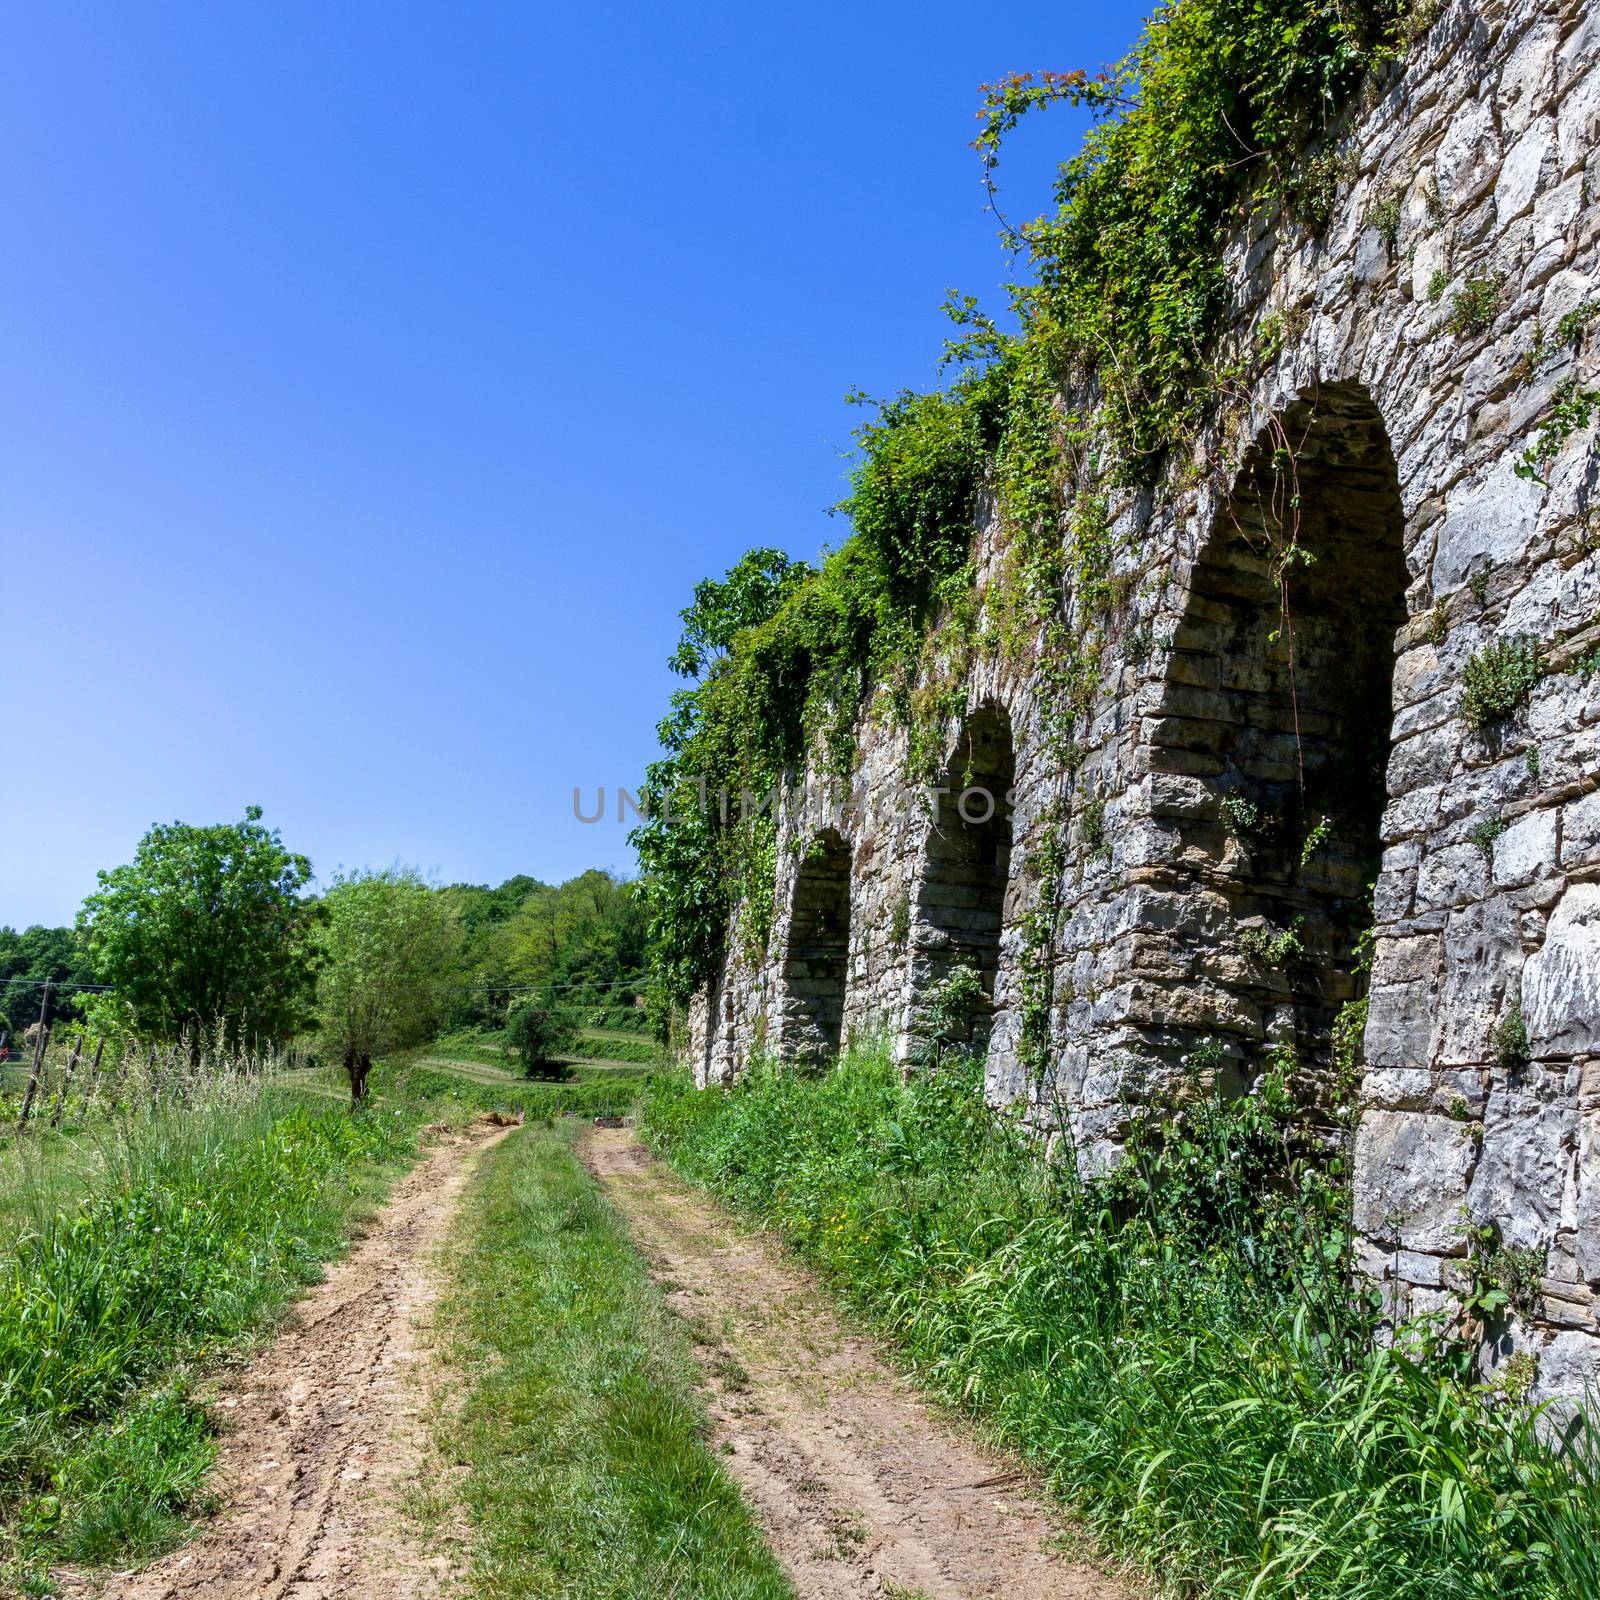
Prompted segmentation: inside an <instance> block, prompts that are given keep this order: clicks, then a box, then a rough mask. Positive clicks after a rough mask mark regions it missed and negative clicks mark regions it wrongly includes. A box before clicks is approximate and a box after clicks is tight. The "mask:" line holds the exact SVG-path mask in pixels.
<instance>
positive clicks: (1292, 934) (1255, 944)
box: [1239, 917, 1305, 967]
mask: <svg viewBox="0 0 1600 1600" xmlns="http://www.w3.org/2000/svg"><path fill="white" fill-rule="evenodd" d="M1304 931H1305V918H1304V917H1296V918H1295V919H1294V921H1293V922H1291V923H1290V924H1289V926H1288V927H1287V928H1269V927H1249V928H1241V929H1240V930H1239V954H1240V955H1242V956H1243V957H1244V958H1245V959H1246V960H1247V961H1259V962H1260V963H1261V965H1262V966H1264V967H1286V966H1288V965H1290V964H1291V963H1292V962H1295V961H1298V960H1299V959H1300V957H1301V956H1303V955H1304V954H1305V940H1304V938H1303V934H1304Z"/></svg>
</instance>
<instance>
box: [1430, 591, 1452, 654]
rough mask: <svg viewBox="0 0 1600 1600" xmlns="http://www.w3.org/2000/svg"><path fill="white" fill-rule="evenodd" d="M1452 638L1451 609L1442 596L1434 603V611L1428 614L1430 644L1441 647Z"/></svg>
mask: <svg viewBox="0 0 1600 1600" xmlns="http://www.w3.org/2000/svg"><path fill="white" fill-rule="evenodd" d="M1449 637H1450V615H1449V607H1448V606H1447V604H1446V603H1445V600H1444V597H1443V596H1442V595H1441V596H1440V597H1439V598H1438V599H1437V600H1435V601H1434V602H1433V610H1432V611H1430V612H1429V613H1428V643H1429V644H1432V645H1441V644H1443V643H1444V642H1445V640H1446V639H1448V638H1449Z"/></svg>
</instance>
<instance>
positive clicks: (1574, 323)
mask: <svg viewBox="0 0 1600 1600" xmlns="http://www.w3.org/2000/svg"><path fill="white" fill-rule="evenodd" d="M1596 317H1600V300H1586V301H1585V302H1584V303H1583V304H1582V305H1581V306H1575V307H1573V309H1572V310H1571V311H1568V312H1567V313H1566V314H1565V315H1564V316H1562V317H1561V318H1560V320H1559V321H1558V322H1557V323H1556V343H1557V344H1564V345H1567V346H1569V347H1570V348H1571V349H1574V350H1576V349H1577V347H1578V346H1579V345H1580V344H1582V343H1583V334H1584V329H1586V328H1587V327H1588V326H1589V324H1590V323H1591V322H1593V321H1594V319H1595V318H1596Z"/></svg>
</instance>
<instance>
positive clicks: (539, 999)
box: [506, 993, 578, 1079]
mask: <svg viewBox="0 0 1600 1600" xmlns="http://www.w3.org/2000/svg"><path fill="white" fill-rule="evenodd" d="M577 1042H578V1019H577V1016H576V1014H575V1013H574V1012H573V1011H572V1009H571V1007H569V1006H565V1005H563V1004H562V1003H561V1002H560V1000H559V999H558V998H557V996H555V995H553V994H548V993H546V994H540V995H533V996H531V997H530V998H528V999H526V1000H523V1001H521V1002H519V1003H518V1005H517V1006H516V1007H515V1008H514V1009H513V1010H512V1013H511V1015H510V1016H509V1017H508V1018H507V1019H506V1048H507V1049H509V1050H510V1051H511V1052H512V1054H514V1055H515V1056H516V1058H517V1060H518V1061H520V1062H521V1063H522V1070H523V1072H524V1073H526V1074H527V1076H528V1077H530V1078H546V1079H559V1078H565V1077H567V1076H569V1075H570V1073H571V1070H572V1069H571V1068H570V1067H569V1066H567V1064H566V1063H565V1062H563V1061H562V1060H561V1057H562V1056H564V1055H566V1054H568V1053H569V1052H570V1051H571V1049H572V1047H573V1046H574V1045H575V1044H576V1043H577Z"/></svg>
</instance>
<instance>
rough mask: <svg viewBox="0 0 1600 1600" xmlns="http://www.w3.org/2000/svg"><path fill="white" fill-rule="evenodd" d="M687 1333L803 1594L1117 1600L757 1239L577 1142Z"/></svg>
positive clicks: (689, 1194)
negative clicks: (686, 1326) (685, 1324)
mask: <svg viewBox="0 0 1600 1600" xmlns="http://www.w3.org/2000/svg"><path fill="white" fill-rule="evenodd" d="M581 1150H582V1153H583V1155H584V1158H585V1160H586V1161H587V1162H588V1164H589V1167H590V1170H591V1171H593V1172H594V1174H595V1176H596V1177H597V1178H598V1179H599V1180H600V1182H601V1184H602V1185H603V1187H604V1188H605V1190H606V1192H607V1193H608V1194H609V1195H610V1197H611V1199H612V1200H613V1202H614V1203H615V1204H616V1205H617V1206H618V1207H619V1208H620V1209H621V1210H622V1211H623V1213H624V1214H625V1215H626V1217H627V1219H628V1222H629V1225H630V1227H631V1229H632V1231H633V1234H634V1238H635V1240H636V1241H637V1243H638V1245H639V1247H640V1249H641V1250H642V1251H643V1252H644V1254H645V1255H646V1256H647V1258H648V1259H649V1260H650V1261H651V1263H652V1266H653V1268H654V1270H655V1272H656V1274H657V1277H658V1279H659V1281H660V1282H661V1283H662V1285H663V1287H664V1288H665V1289H666V1290H667V1292H668V1295H669V1298H670V1300H671V1302H672V1304H673V1306H674V1308H675V1309H676V1310H677V1311H678V1312H679V1313H680V1314H681V1315H682V1316H684V1317H685V1318H686V1319H687V1320H688V1322H689V1326H690V1329H691V1332H693V1333H694V1335H695V1337H696V1342H697V1344H698V1346H699V1350H700V1356H701V1360H702V1363H703V1365H704V1368H705V1375H706V1383H707V1396H708V1405H709V1409H710V1412H711V1420H712V1427H713V1433H714V1441H715V1443H716V1445H718V1446H719V1447H720V1448H721V1449H722V1450H723V1452H724V1455H725V1461H726V1465H727V1468H728V1470H729V1471H730V1472H731V1474H732V1475H733V1477H734V1478H735V1480H736V1481H737V1482H738V1484H739V1486H740V1488H741V1490H742V1491H743V1493H744V1496H745V1499H746V1501H747V1502H748V1503H749V1504H750V1506H751V1508H752V1510H753V1511H754V1513H755V1515H756V1517H757V1518H758V1520H759V1521H760V1523H761V1525H762V1528H763V1530H764V1532H765V1533H766V1536H767V1541H768V1544H769V1545H770V1546H771V1548H772V1551H773V1553H774V1554H775V1555H776V1556H777V1558H778V1560H779V1561H780V1562H781V1563H782V1564H783V1566H784V1568H785V1570H786V1571H787V1572H788V1573H789V1576H790V1578H791V1580H792V1582H793V1583H794V1586H795V1589H796V1591H797V1592H798V1593H799V1594H800V1595H801V1596H802V1597H804V1600H847V1597H848V1600H854V1597H858V1596H885V1597H902V1600H904V1597H906V1596H911V1595H921V1596H926V1597H928V1600H979V1597H983V1596H1001V1595H1003V1596H1006V1597H1007V1600H1046V1597H1048V1600H1130V1595H1131V1593H1132V1591H1130V1590H1129V1589H1128V1588H1126V1587H1124V1586H1123V1585H1121V1584H1119V1583H1118V1582H1117V1581H1115V1580H1113V1579H1110V1578H1107V1577H1105V1576H1104V1575H1103V1574H1100V1573H1098V1572H1096V1571H1095V1570H1093V1569H1091V1568H1090V1567H1088V1566H1085V1565H1083V1564H1081V1563H1080V1562H1077V1561H1075V1560H1073V1559H1071V1558H1070V1557H1069V1555H1068V1554H1066V1553H1065V1548H1064V1547H1065V1546H1068V1545H1071V1544H1073V1543H1078V1544H1080V1547H1081V1541H1075V1540H1074V1539H1073V1537H1072V1532H1071V1529H1070V1528H1069V1527H1067V1526H1066V1525H1065V1524H1064V1523H1063V1521H1062V1520H1061V1518H1060V1516H1059V1514H1058V1513H1056V1512H1053V1511H1052V1510H1050V1509H1047V1507H1046V1506H1045V1504H1044V1503H1043V1501H1042V1500H1041V1498H1040V1496H1039V1495H1038V1493H1037V1492H1036V1485H1035V1484H1034V1483H1033V1482H1032V1481H1031V1479H1030V1478H1029V1477H1028V1475H1027V1474H1026V1473H1025V1472H1024V1471H1023V1469H1022V1468H1020V1467H1019V1466H1018V1465H1017V1464H1016V1463H1015V1462H1014V1461H1007V1460H1005V1459H1003V1458H1001V1457H999V1456H996V1455H993V1454H990V1453H989V1452H987V1451H986V1450H984V1449H981V1448H979V1447H978V1446H976V1445H975V1444H974V1443H973V1442H972V1441H971V1439H969V1438H967V1437H966V1436H965V1435H964V1433H963V1432H962V1431H961V1430H960V1429H958V1428H956V1427H954V1426H953V1425H952V1424H951V1423H950V1422H949V1421H948V1420H946V1419H945V1418H944V1417H942V1416H940V1415H939V1414H937V1413H936V1412H933V1411H931V1410H930V1409H929V1407H928V1406H927V1405H926V1404H925V1403H923V1402H921V1401H920V1400H919V1399H918V1398H917V1396H916V1395H915V1393H914V1392H913V1391H912V1390H911V1389H910V1388H909V1387H908V1384H907V1382H906V1380H904V1379H903V1378H901V1377H899V1376H898V1375H896V1374H895V1373H894V1372H893V1371H892V1370H891V1369H890V1368H889V1367H888V1366H887V1365H885V1363H884V1361H883V1360H882V1358H881V1357H880V1356H879V1355H878V1354H877V1353H876V1351H875V1350H874V1348H873V1347H872V1345H871V1344H870V1342H868V1341H867V1340H866V1339H863V1338H861V1337H859V1336H858V1335H855V1334H853V1333H851V1332H850V1331H848V1330H847V1329H846V1328H844V1327H843V1326H842V1325H841V1324H840V1322H839V1320H838V1319H837V1317H836V1316H835V1315H834V1313H833V1312H832V1310H831V1309H830V1307H829V1304H828V1297H827V1295H826V1293H825V1291H823V1290H822V1289H821V1288H820V1287H819V1286H818V1285H817V1284H816V1283H815V1282H814V1281H813V1280H812V1279H811V1278H810V1277H809V1276H808V1275H807V1274H806V1273H805V1272H804V1271H803V1270H802V1269H801V1268H799V1267H797V1266H796V1265H795V1264H794V1263H793V1262H792V1261H791V1260H789V1259H788V1258H787V1256H786V1255H785V1254H784V1252H783V1251H782V1250H781V1249H780V1248H779V1247H777V1246H775V1245H774V1244H772V1243H771V1242H769V1241H767V1240H765V1239H763V1238H761V1237H759V1236H757V1235H754V1234H752V1233H750V1232H748V1231H747V1230H745V1229H743V1228H741V1227H740V1226H739V1225H738V1224H737V1223H736V1222H734V1221H733V1220H732V1219H731V1218H729V1217H728V1215H727V1214H726V1213H725V1212H723V1211H722V1210H721V1209H720V1208H719V1207H717V1206H716V1205H715V1204H714V1203H713V1202H711V1201H709V1200H708V1199H707V1198H706V1197H705V1196H703V1195H701V1194H699V1193H698V1192H697V1191H695V1190H693V1189H691V1188H690V1187H689V1186H688V1185H686V1184H684V1183H682V1182H681V1181H680V1180H679V1179H677V1178H676V1177H675V1176H674V1175H673V1174H672V1173H671V1172H670V1171H669V1170H668V1169H667V1168H666V1167H665V1166H664V1165H663V1164H662V1163H660V1162H659V1161H657V1160H656V1159H655V1158H654V1157H653V1156H651V1155H650V1154H649V1152H648V1151H646V1150H645V1149H644V1147H643V1146H642V1145H641V1144H640V1143H639V1142H638V1140H637V1139H636V1137H635V1136H634V1135H633V1134H632V1133H629V1132H627V1131H615V1130H610V1129H603V1128H595V1129H591V1130H589V1131H588V1132H587V1133H586V1135H585V1137H584V1139H583V1141H582V1145H581Z"/></svg>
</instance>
